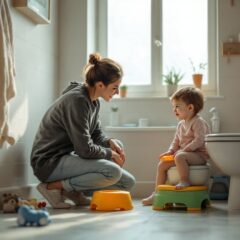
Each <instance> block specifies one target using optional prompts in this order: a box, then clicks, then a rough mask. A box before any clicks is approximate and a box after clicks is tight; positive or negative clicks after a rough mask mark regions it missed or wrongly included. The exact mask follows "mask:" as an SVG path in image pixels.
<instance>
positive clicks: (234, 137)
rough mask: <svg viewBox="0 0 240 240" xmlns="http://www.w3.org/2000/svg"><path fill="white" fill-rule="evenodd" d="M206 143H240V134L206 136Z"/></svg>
mask: <svg viewBox="0 0 240 240" xmlns="http://www.w3.org/2000/svg"><path fill="white" fill-rule="evenodd" d="M205 142H240V133H216V134H208V135H206V136H205Z"/></svg>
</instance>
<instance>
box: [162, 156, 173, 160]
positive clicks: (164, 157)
mask: <svg viewBox="0 0 240 240" xmlns="http://www.w3.org/2000/svg"><path fill="white" fill-rule="evenodd" d="M160 160H161V161H173V160H174V156H173V155H165V156H162V157H161V158H160Z"/></svg>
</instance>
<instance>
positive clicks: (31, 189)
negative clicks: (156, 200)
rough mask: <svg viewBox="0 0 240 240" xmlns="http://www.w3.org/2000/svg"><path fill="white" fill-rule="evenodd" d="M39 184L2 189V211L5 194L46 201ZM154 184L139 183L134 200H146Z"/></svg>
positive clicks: (0, 195)
mask: <svg viewBox="0 0 240 240" xmlns="http://www.w3.org/2000/svg"><path fill="white" fill-rule="evenodd" d="M36 186H37V184H29V185H25V186H15V187H5V188H0V209H2V196H3V194H4V193H12V194H17V195H18V196H20V197H22V198H24V199H31V198H36V199H38V200H40V201H41V200H44V199H43V196H42V195H41V194H40V193H39V192H38V191H37V189H36ZM154 187H155V184H154V182H150V181H149V182H148V181H137V182H136V184H135V186H134V188H133V189H132V190H131V196H132V198H144V197H146V196H148V195H149V194H150V193H152V192H153V191H154Z"/></svg>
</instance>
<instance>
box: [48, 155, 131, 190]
mask: <svg viewBox="0 0 240 240" xmlns="http://www.w3.org/2000/svg"><path fill="white" fill-rule="evenodd" d="M53 181H61V183H62V185H63V188H64V190H66V191H68V192H70V191H83V192H93V191H94V190H99V189H118V190H126V191H127V190H130V189H131V188H132V187H133V186H134V184H135V178H134V176H133V175H132V174H130V173H129V172H127V171H126V170H124V169H123V168H121V167H120V166H119V165H117V164H116V163H114V162H113V161H111V160H105V159H83V158H81V157H79V156H78V155H74V154H69V155H64V156H62V157H61V159H60V162H59V164H58V166H57V167H56V168H55V170H54V171H53V173H52V174H51V176H50V177H49V178H48V179H47V182H53Z"/></svg>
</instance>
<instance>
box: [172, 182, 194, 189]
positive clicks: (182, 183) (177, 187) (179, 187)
mask: <svg viewBox="0 0 240 240" xmlns="http://www.w3.org/2000/svg"><path fill="white" fill-rule="evenodd" d="M189 186H190V183H189V182H185V181H180V182H179V183H178V184H177V185H176V186H175V188H176V189H182V188H185V187H189Z"/></svg>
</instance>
